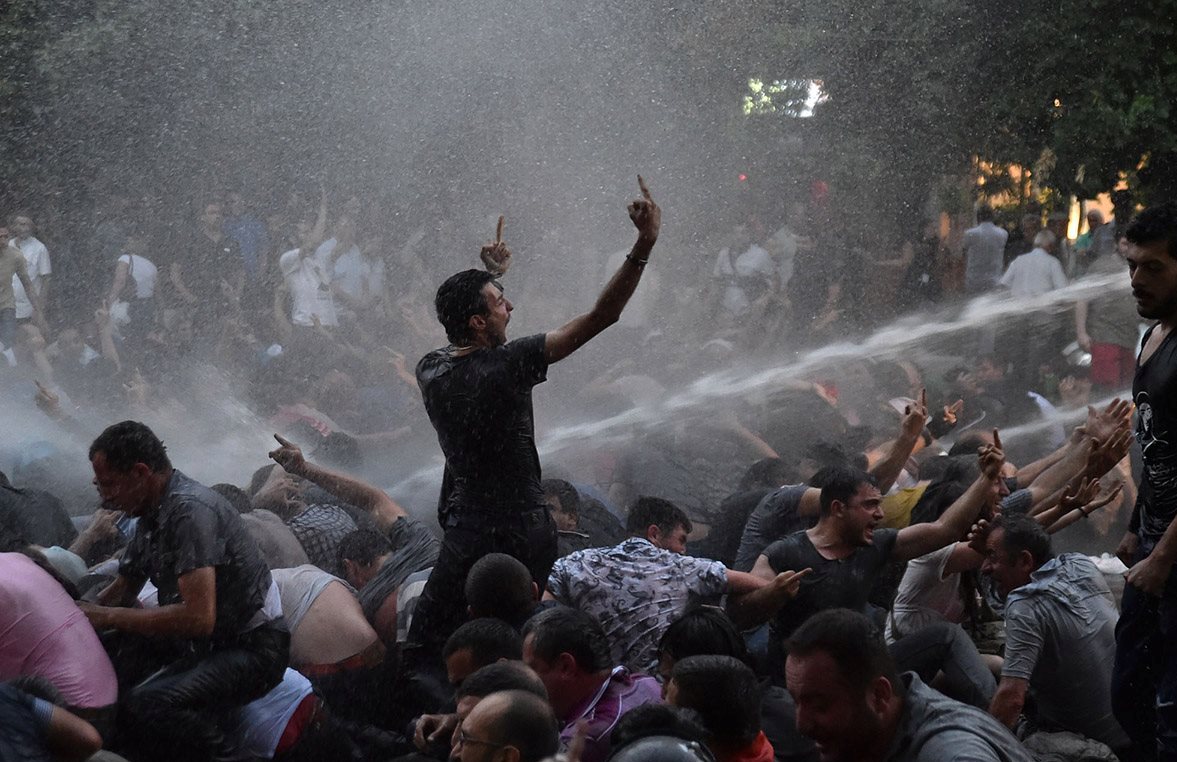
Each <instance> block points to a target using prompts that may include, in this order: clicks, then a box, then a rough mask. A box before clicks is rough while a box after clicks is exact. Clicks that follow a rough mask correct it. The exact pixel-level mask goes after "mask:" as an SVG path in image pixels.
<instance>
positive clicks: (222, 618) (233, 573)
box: [119, 470, 273, 643]
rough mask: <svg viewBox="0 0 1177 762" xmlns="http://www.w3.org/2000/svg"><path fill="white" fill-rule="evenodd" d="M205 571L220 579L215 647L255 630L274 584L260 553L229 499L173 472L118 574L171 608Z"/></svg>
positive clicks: (140, 525)
mask: <svg viewBox="0 0 1177 762" xmlns="http://www.w3.org/2000/svg"><path fill="white" fill-rule="evenodd" d="M206 566H211V567H213V569H214V572H215V574H216V609H217V621H216V624H215V625H214V626H213V635H212V640H213V642H214V643H216V642H218V641H226V640H230V639H232V638H233V636H235V635H237V634H238V633H241V632H244V631H246V630H248V629H251V626H256V623H255V621H254V620H255V619H256V617H255V615H257V614H258V612H259V611H261V609H262V606H263V605H264V604H265V601H266V595H267V593H268V592H269V590H270V584H271V583H272V581H273V580H272V578H271V577H270V568H269V567H268V566H266V561H265V558H264V557H263V556H262V552H261V549H260V548H259V547H258V544H257V542H255V541H254V539H253V537H252V536H251V535H250V534H249V532H248V530H246V528H245V524H244V522H242V521H241V516H240V514H238V513H237V511H236V510H235V509H234V508H233V506H231V505H229V503H228V501H227V500H225V498H223V497H221V496H220V495H218V494H217V493H216V492H213V491H212V490H211V489H209V488H208V487H206V486H204V485H203V484H200V483H199V482H196V481H193V480H192V479H189V478H188V477H187V476H185V475H184V474H182V473H180V472H179V471H176V470H173V471H172V477H171V479H170V480H169V481H168V486H167V490H166V491H165V492H164V496H163V499H162V500H161V501H160V504H159V508H157V509H156V510H155V511H154V512H152V513H149V514H146V515H144V516H141V517H140V519H139V523H138V524H137V525H136V526H135V534H133V535H132V536H131V541H130V542H129V543H128V544H127V550H126V552H125V553H123V558H122V561H121V562H120V564H119V573H120V574H122V575H124V576H126V577H127V578H129V579H131V580H132V581H134V582H136V583H139V584H141V583H142V582H143V581H144V580H148V579H150V580H151V582H152V584H154V585H155V586H156V587H157V588H159V605H161V606H166V605H168V604H172V603H179V602H180V601H181V600H182V598H181V596H180V577H183V576H184V575H185V574H187V573H188V572H191V571H194V570H196V569H202V568H204V567H206Z"/></svg>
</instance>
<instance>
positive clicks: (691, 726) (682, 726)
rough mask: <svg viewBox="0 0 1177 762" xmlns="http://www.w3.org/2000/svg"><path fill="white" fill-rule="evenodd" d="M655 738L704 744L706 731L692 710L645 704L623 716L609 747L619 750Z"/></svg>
mask: <svg viewBox="0 0 1177 762" xmlns="http://www.w3.org/2000/svg"><path fill="white" fill-rule="evenodd" d="M654 736H658V737H665V736H669V737H671V738H679V739H682V740H683V741H694V742H696V743H703V741H705V740H706V738H707V728H705V727H704V726H703V720H702V718H701V717H699V714H698V713H697V712H695V711H694V710H693V709H684V708H682V707H677V706H671V705H670V704H660V703H653V704H642V705H640V706H635V707H634V708H633V709H631V710H629V711H628V712H626V713H625V714H623V715H622V716H621V719H619V720H618V721H617V727H615V728H614V729H613V732H612V733H611V734H610V735H609V745H610V746H611V747H612V748H613V749H614V751H617V750H620V749H621V748H622V747H623V746H627V745H629V744H631V743H633V742H634V741H640V740H641V739H643V738H650V737H654Z"/></svg>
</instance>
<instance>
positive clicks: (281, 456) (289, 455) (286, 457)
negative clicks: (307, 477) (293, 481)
mask: <svg viewBox="0 0 1177 762" xmlns="http://www.w3.org/2000/svg"><path fill="white" fill-rule="evenodd" d="M274 439H276V440H278V444H280V445H282V446H281V447H279V448H278V449H277V450H271V451H270V460H272V461H274V462H275V463H277V464H278V465H279V466H282V468H283V469H284V470H285V471H286V472H287V473H289V474H294V475H295V476H299V475H301V474H302V473H303V471H304V470H306V465H307V462H306V458H305V457H303V454H302V450H301V449H299V447H298V445H296V444H295V443H294V442H291V441H290V440H289V439H285V438H283V437H282V436H280V435H278V434H275V435H274Z"/></svg>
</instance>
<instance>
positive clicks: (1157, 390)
mask: <svg viewBox="0 0 1177 762" xmlns="http://www.w3.org/2000/svg"><path fill="white" fill-rule="evenodd" d="M1153 330H1154V329H1153V328H1150V329H1149V331H1148V333H1147V334H1145V337H1144V342H1142V344H1141V346H1143V345H1144V343H1147V342H1148V337H1149V336H1151V335H1152V332H1153ZM1132 399H1133V401H1134V402H1135V403H1136V441H1137V443H1138V444H1139V445H1140V448H1141V451H1142V455H1143V458H1144V474H1143V476H1142V478H1141V480H1140V494H1139V496H1138V497H1137V499H1136V511H1137V513H1138V514H1139V526H1140V535H1141V537H1142V538H1143V539H1151V540H1153V541H1154V542H1155V541H1156V540H1159V539H1160V538H1161V535H1163V534H1164V533H1165V529H1167V528H1168V526H1169V524H1170V522H1172V521H1173V518H1174V516H1177V333H1170V334H1169V335H1168V336H1166V337H1165V340H1164V341H1163V342H1161V345H1160V346H1159V347H1157V350H1156V352H1154V353H1153V354H1152V356H1151V357H1149V358H1148V361H1147V362H1145V363H1144V364H1143V365H1140V366H1139V367H1137V369H1136V378H1135V380H1134V381H1133V383H1132ZM1133 523H1134V524H1135V519H1134V522H1133Z"/></svg>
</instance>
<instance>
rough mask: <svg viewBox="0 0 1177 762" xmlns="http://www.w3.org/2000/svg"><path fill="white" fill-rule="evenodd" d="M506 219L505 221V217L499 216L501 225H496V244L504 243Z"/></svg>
mask: <svg viewBox="0 0 1177 762" xmlns="http://www.w3.org/2000/svg"><path fill="white" fill-rule="evenodd" d="M504 219H505V218H504V216H503V215H501V214H500V215H499V224H498V225H495V243H502V242H503V220H504Z"/></svg>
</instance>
